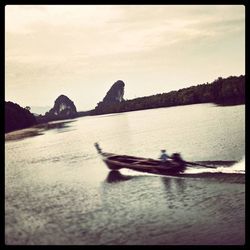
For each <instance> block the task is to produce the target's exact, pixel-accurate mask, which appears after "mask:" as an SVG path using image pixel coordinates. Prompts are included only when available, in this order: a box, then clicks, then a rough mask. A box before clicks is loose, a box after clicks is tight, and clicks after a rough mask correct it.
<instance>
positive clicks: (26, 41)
mask: <svg viewBox="0 0 250 250" xmlns="http://www.w3.org/2000/svg"><path fill="white" fill-rule="evenodd" d="M244 74H245V7H244V5H178V6H177V5H7V6H6V7H5V100H6V101H12V102H15V103H18V104H19V105H20V106H22V107H25V106H46V107H51V108H52V107H53V105H54V101H55V99H56V98H57V97H58V96H59V95H61V94H64V95H66V96H68V97H69V98H70V99H71V100H72V101H73V102H74V104H75V105H76V108H77V110H78V111H86V110H90V109H93V108H94V107H95V106H96V104H97V103H98V102H99V101H101V100H102V99H103V98H104V96H105V95H106V93H107V91H108V90H109V89H110V87H111V86H112V84H113V83H114V82H115V81H117V80H122V81H124V83H125V93H124V98H125V99H133V98H136V97H142V96H149V95H154V94H159V93H166V92H169V91H171V90H178V89H181V88H185V87H188V86H195V85H198V84H202V83H206V82H212V81H213V80H215V79H217V78H218V77H228V76H239V75H244Z"/></svg>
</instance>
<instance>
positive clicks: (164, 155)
mask: <svg viewBox="0 0 250 250" xmlns="http://www.w3.org/2000/svg"><path fill="white" fill-rule="evenodd" d="M169 158H170V157H169V156H168V155H167V153H166V150H165V149H162V150H161V156H160V157H159V159H160V160H162V161H167V160H168V159H169Z"/></svg>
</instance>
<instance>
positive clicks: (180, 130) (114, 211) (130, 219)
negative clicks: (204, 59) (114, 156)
mask: <svg viewBox="0 0 250 250" xmlns="http://www.w3.org/2000/svg"><path fill="white" fill-rule="evenodd" d="M95 142H99V144H100V146H101V148H102V149H103V150H104V151H106V152H113V153H118V154H129V155H135V156H145V157H151V158H157V157H158V156H159V153H160V150H161V149H167V152H168V153H169V154H171V153H174V152H181V154H182V156H183V158H184V159H185V160H187V161H207V160H208V161H211V160H212V161H213V160H230V161H231V160H236V161H239V163H238V164H236V165H234V166H232V167H230V168H228V167H227V168H225V167H223V166H221V167H220V168H219V170H218V169H217V170H216V171H217V172H218V171H221V172H228V173H237V172H239V171H241V172H242V171H244V169H245V164H244V156H245V105H238V106H232V107H218V106H215V105H213V104H199V105H189V106H182V107H172V108H161V109H153V110H144V111H136V112H128V113H122V114H111V115H101V116H93V117H82V118H79V119H76V120H72V122H70V123H67V124H65V126H63V127H61V128H56V129H51V130H47V131H44V132H43V135H39V136H35V137H30V138H26V139H23V140H18V141H8V142H6V143H5V240H6V244H82V245H88V244H97V245H99V244H154V245H157V244H166V245H172V244H181V245H187V244H244V242H245V234H244V227H245V184H244V183H242V182H239V181H233V180H229V179H227V178H226V179H224V178H223V179H218V178H205V179H204V178H169V177H161V176H156V175H155V176H154V175H150V174H142V173H137V172H133V171H129V170H122V171H120V172H118V173H112V172H111V173H109V170H108V169H107V168H106V166H105V165H104V163H103V162H102V161H101V159H100V157H99V156H98V154H97V152H96V149H95V148H94V146H93V144H94V143H95ZM188 171H189V172H192V173H195V172H198V171H205V170H204V169H202V170H197V169H189V170H187V172H188ZM206 171H207V169H206ZM213 171H215V170H213ZM213 171H211V172H213ZM231 175H234V174H231ZM241 175H242V174H241Z"/></svg>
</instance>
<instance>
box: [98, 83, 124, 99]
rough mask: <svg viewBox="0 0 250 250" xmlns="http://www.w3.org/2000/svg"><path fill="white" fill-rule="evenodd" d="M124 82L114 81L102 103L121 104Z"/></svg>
mask: <svg viewBox="0 0 250 250" xmlns="http://www.w3.org/2000/svg"><path fill="white" fill-rule="evenodd" d="M124 86H125V84H124V82H123V81H121V80H118V81H116V82H115V83H114V84H113V85H112V87H111V88H110V89H109V91H108V92H107V94H106V96H105V97H104V98H103V103H110V102H111V103H112V102H121V101H124V99H123V95H124Z"/></svg>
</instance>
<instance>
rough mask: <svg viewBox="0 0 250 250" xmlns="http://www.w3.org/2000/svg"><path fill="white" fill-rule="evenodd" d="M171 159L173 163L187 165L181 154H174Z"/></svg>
mask: <svg viewBox="0 0 250 250" xmlns="http://www.w3.org/2000/svg"><path fill="white" fill-rule="evenodd" d="M171 159H172V160H173V161H175V162H176V163H178V164H179V165H183V166H184V165H185V161H184V160H183V159H182V157H181V154H180V153H174V154H172V156H171Z"/></svg>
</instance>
